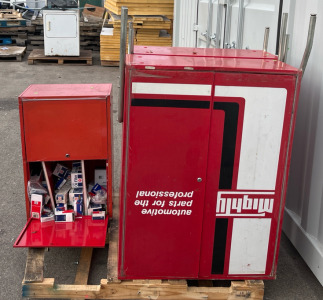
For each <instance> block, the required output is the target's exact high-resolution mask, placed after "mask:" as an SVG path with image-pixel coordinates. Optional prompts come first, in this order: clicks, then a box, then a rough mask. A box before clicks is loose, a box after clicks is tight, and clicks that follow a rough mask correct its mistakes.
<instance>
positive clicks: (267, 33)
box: [263, 27, 270, 52]
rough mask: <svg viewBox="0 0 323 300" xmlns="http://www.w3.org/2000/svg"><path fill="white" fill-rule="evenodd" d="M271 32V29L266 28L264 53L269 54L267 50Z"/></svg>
mask: <svg viewBox="0 0 323 300" xmlns="http://www.w3.org/2000/svg"><path fill="white" fill-rule="evenodd" d="M269 31H270V28H269V27H266V28H265V35H264V44H263V51H264V52H267V50H268V40H269Z"/></svg>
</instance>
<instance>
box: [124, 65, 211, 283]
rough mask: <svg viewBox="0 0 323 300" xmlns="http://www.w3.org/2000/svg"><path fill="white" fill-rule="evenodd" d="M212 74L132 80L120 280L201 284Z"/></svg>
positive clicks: (161, 74)
mask: <svg viewBox="0 0 323 300" xmlns="http://www.w3.org/2000/svg"><path fill="white" fill-rule="evenodd" d="M213 78H214V74H213V73H199V72H183V71H181V72H170V71H168V72H167V71H164V72H161V71H150V72H148V71H145V72H141V73H139V72H138V73H136V74H133V76H132V80H131V83H132V84H131V86H130V89H131V91H132V93H131V94H130V95H131V97H130V99H127V102H126V107H128V108H126V109H127V111H128V113H127V114H126V118H125V122H126V126H125V130H126V132H127V135H126V137H125V139H124V161H125V162H126V164H125V168H124V169H123V182H122V186H123V191H122V203H121V204H122V207H121V221H120V226H121V228H120V231H121V233H122V234H121V240H120V256H119V267H120V272H119V277H120V278H129V279H130V278H137V279H139V278H141V279H145V278H146V279H147V278H174V277H175V278H196V277H197V275H198V269H199V257H200V249H199V248H200V240H201V230H202V218H203V205H204V189H205V176H206V165H207V149H208V139H209V126H210V114H211V107H210V102H211V90H212V84H213Z"/></svg>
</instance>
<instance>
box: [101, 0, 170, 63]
mask: <svg viewBox="0 0 323 300" xmlns="http://www.w3.org/2000/svg"><path fill="white" fill-rule="evenodd" d="M122 6H126V7H128V22H133V27H134V30H135V38H134V44H135V45H143V46H172V19H173V7H174V1H173V0H159V1H157V0H137V1H135V0H105V8H107V9H108V12H109V21H108V26H109V27H110V28H103V29H102V32H101V36H100V56H101V64H102V65H117V64H118V62H119V51H120V49H119V47H120V28H121V15H120V14H121V7H122Z"/></svg>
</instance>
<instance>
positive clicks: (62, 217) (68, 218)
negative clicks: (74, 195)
mask: <svg viewBox="0 0 323 300" xmlns="http://www.w3.org/2000/svg"><path fill="white" fill-rule="evenodd" d="M74 220H75V216H74V210H72V209H70V210H64V211H60V210H57V209H56V210H55V222H74Z"/></svg>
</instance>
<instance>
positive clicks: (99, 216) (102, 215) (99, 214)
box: [92, 211, 105, 220]
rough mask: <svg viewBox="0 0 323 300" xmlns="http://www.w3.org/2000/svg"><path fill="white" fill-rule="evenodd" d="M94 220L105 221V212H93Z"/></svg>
mask: <svg viewBox="0 0 323 300" xmlns="http://www.w3.org/2000/svg"><path fill="white" fill-rule="evenodd" d="M92 220H105V211H93V212H92Z"/></svg>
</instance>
